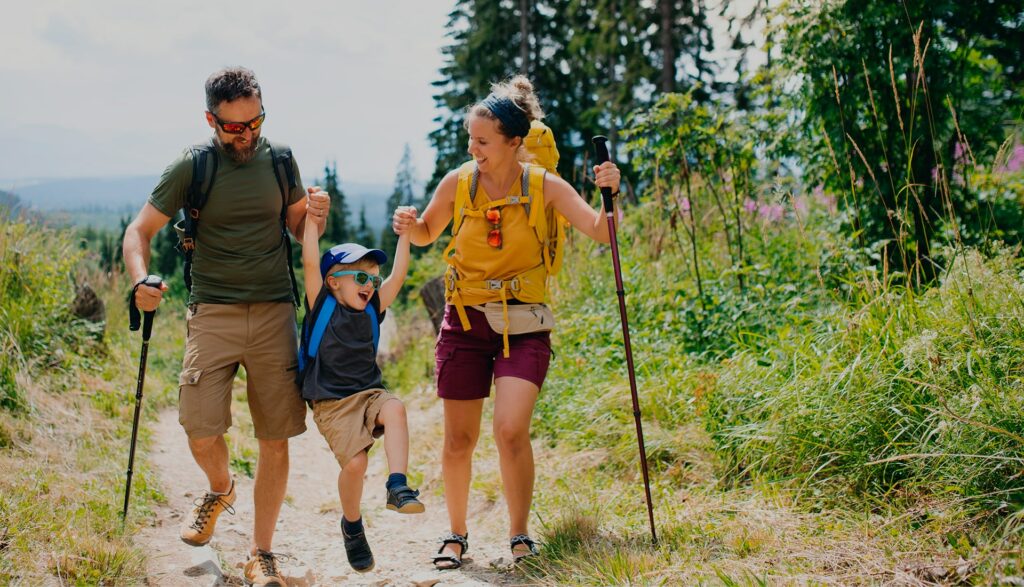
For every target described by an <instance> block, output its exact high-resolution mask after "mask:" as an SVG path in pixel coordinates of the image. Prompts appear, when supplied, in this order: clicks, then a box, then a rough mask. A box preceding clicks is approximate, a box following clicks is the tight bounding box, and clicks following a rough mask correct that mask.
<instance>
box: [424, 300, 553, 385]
mask: <svg viewBox="0 0 1024 587" xmlns="http://www.w3.org/2000/svg"><path fill="white" fill-rule="evenodd" d="M466 314H467V315H468V316H469V324H470V326H471V328H470V330H469V331H468V332H467V331H465V330H463V329H462V321H461V320H459V314H458V312H457V311H456V310H455V308H454V307H453V306H451V305H448V306H447V307H445V309H444V322H442V323H441V333H440V334H438V336H437V345H436V346H435V347H434V351H435V355H436V357H437V359H436V363H437V364H436V368H435V371H434V374H435V376H436V378H437V396H438V397H440V398H443V399H465V400H470V399H483V398H485V397H487V396H489V395H490V394H491V381H493V380H494V379H496V378H498V377H518V378H519V379H525V380H527V381H529V382H530V383H533V384H534V385H536V386H537V387H538V388H539V387H541V385H542V384H543V383H544V377H545V376H546V375H547V373H548V363H550V361H551V333H550V332H531V333H528V334H516V335H512V336H509V337H508V346H509V352H508V355H509V356H508V358H507V359H506V358H505V355H504V352H503V350H504V348H505V347H504V343H503V342H502V336H501V333H500V332H494V331H493V330H491V326H490V324H488V323H487V317H486V316H484V313H483V312H481V311H479V310H475V309H473V308H468V307H467V308H466Z"/></svg>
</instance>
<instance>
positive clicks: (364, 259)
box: [301, 209, 424, 573]
mask: <svg viewBox="0 0 1024 587" xmlns="http://www.w3.org/2000/svg"><path fill="white" fill-rule="evenodd" d="M413 213H415V209H413ZM318 238H319V237H318V236H317V231H315V230H307V231H304V233H303V241H302V265H303V273H304V276H305V284H306V301H307V303H308V304H309V308H310V311H309V312H307V318H306V321H307V324H306V325H305V328H304V332H305V330H306V329H307V328H312V324H311V323H310V320H311V315H313V314H314V313H316V312H317V310H318V309H319V310H320V311H321V312H322V311H323V310H322V308H320V306H319V304H322V303H323V302H324V300H325V298H326V296H331V297H333V298H334V300H336V301H337V305H336V306H335V307H334V310H333V313H332V314H331V315H330V321H329V323H328V325H327V328H326V329H325V330H324V334H323V338H322V339H321V342H320V344H319V347H318V349H317V352H316V357H315V358H313V359H312V360H310V361H309V364H308V365H306V368H305V369H304V371H303V374H302V375H301V378H302V382H301V386H302V397H303V399H305V400H307V401H308V402H310V404H311V405H312V406H313V420H314V421H315V422H316V425H317V428H318V429H319V430H320V433H321V434H322V435H323V436H324V438H325V439H326V440H327V444H328V445H330V447H331V451H332V452H333V453H334V456H335V457H336V458H337V460H338V464H340V465H341V472H340V473H339V474H338V494H339V496H340V497H341V509H342V514H343V517H342V520H341V531H342V535H343V536H344V538H345V553H346V554H347V555H348V562H349V564H350V565H352V568H353V569H355V570H357V571H359V572H362V573H365V572H368V571H370V570H371V569H373V564H374V562H373V553H372V552H371V551H370V545H369V543H367V541H366V534H365V532H364V531H363V520H362V517H361V516H360V513H359V502H360V499H361V498H362V494H363V476H364V475H365V474H366V462H367V457H366V455H367V451H369V450H370V447H371V446H372V445H373V439H374V438H379V437H380V436H381V435H383V436H384V452H385V453H386V455H387V461H388V470H389V471H390V473H391V474H390V476H389V477H388V481H387V508H388V509H389V510H394V511H397V512H399V513H403V514H418V513H422V512H423V509H424V508H423V504H422V503H420V502H419V500H417V499H416V497H417V496H418V495H419V491H415V490H413V489H410V488H409V485H408V481H407V480H406V476H405V474H406V470H407V469H406V467H407V466H408V460H409V428H408V425H407V423H406V418H405V407H404V406H403V405H402V402H401V401H400V400H399V399H398V398H397V397H395V396H394V395H392V394H391V393H389V392H388V391H387V390H386V389H384V387H383V383H382V381H381V379H382V377H381V372H380V368H379V367H378V366H377V360H376V359H377V349H376V348H375V347H376V342H375V340H374V338H375V335H374V332H375V331H378V330H379V325H380V322H381V321H383V320H384V311H385V310H386V309H387V307H388V306H389V305H391V302H393V301H394V300H395V297H396V296H397V295H398V292H399V290H400V289H401V287H402V282H403V281H405V276H406V271H407V270H408V268H409V234H408V233H404V234H401V235H399V239H398V247H397V248H396V250H395V265H394V268H393V270H392V271H391V275H390V276H389V277H388V278H387V279H386V280H383V279H382V278H381V277H380V267H381V265H383V264H384V263H386V262H387V255H386V254H384V252H383V251H381V250H378V249H367V248H365V247H363V246H361V245H358V244H355V243H345V244H342V245H337V246H335V247H333V248H331V249H330V250H329V251H327V252H326V253H324V255H323V257H322V258H321V259H320V260H319V271H317V263H318V261H317V252H318V250H319V246H318V244H317V240H318Z"/></svg>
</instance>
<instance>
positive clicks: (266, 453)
mask: <svg viewBox="0 0 1024 587" xmlns="http://www.w3.org/2000/svg"><path fill="white" fill-rule="evenodd" d="M260 457H263V458H270V459H281V458H287V457H288V439H287V438H285V439H282V440H260Z"/></svg>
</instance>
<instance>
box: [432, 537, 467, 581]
mask: <svg viewBox="0 0 1024 587" xmlns="http://www.w3.org/2000/svg"><path fill="white" fill-rule="evenodd" d="M449 544H458V545H459V546H461V547H462V549H461V551H460V552H459V554H458V556H455V555H452V554H445V552H444V549H445V548H447V547H448V545H449ZM467 550H469V532H466V533H465V534H456V533H455V532H451V533H449V534H448V535H447V536H444V537H442V538H441V549H440V550H438V551H437V556H435V557H434V566H435V567H436V568H437V569H438V570H439V571H448V570H452V569H457V568H459V567H461V566H462V556H463V555H464V554H466V551H467Z"/></svg>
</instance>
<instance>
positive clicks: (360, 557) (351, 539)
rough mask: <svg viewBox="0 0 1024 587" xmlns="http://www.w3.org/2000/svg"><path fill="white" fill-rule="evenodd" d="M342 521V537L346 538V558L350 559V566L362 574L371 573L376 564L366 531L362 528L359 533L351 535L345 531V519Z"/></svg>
mask: <svg viewBox="0 0 1024 587" xmlns="http://www.w3.org/2000/svg"><path fill="white" fill-rule="evenodd" d="M341 520H342V521H341V535H342V536H344V537H345V556H347V557H348V564H350V565H352V568H353V569H355V570H357V571H359V572H360V573H369V572H370V571H372V570H373V564H374V563H373V553H372V552H371V551H370V543H369V542H367V541H366V531H365V530H363V529H362V528H360V529H359V531H358V532H354V533H353V534H349V533H348V532H346V531H345V518H342V519H341Z"/></svg>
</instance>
